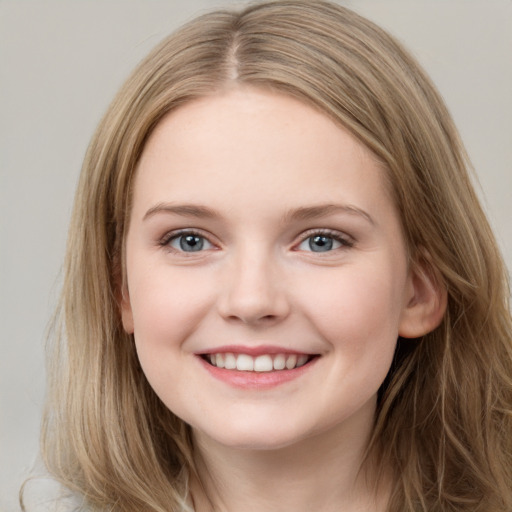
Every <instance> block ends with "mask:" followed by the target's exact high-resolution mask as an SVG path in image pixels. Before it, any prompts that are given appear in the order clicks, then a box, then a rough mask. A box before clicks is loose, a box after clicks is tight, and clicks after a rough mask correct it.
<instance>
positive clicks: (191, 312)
mask: <svg viewBox="0 0 512 512" xmlns="http://www.w3.org/2000/svg"><path fill="white" fill-rule="evenodd" d="M129 290H130V302H131V306H132V312H133V322H134V335H135V340H136V342H137V344H138V345H139V346H141V347H148V348H150V347H157V346H164V347H165V346H167V347H169V346H176V345H181V343H182V342H183V341H184V340H185V339H186V338H187V337H189V336H190V334H191V333H192V332H193V331H194V330H195V328H196V326H197V325H198V323H199V319H200V318H202V317H203V316H204V314H205V312H206V311H207V310H208V309H209V307H210V304H211V302H212V301H213V300H214V297H213V290H212V287H211V286H209V284H208V280H205V279H203V278H202V276H201V275H200V274H199V273H197V272H196V273H195V274H194V273H191V272H188V273H187V272H173V271H172V269H170V268H166V267H163V268H161V269H154V268H153V269H147V270H146V271H145V272H143V273H141V274H140V275H133V274H132V279H131V280H130V281H129Z"/></svg>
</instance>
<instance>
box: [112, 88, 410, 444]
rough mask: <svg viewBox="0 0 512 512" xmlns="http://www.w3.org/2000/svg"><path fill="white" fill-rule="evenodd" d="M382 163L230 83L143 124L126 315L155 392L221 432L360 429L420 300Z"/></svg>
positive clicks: (306, 116)
mask: <svg viewBox="0 0 512 512" xmlns="http://www.w3.org/2000/svg"><path fill="white" fill-rule="evenodd" d="M390 196H391V194H390V191H389V190H388V186H387V184H386V180H385V171H384V170H383V168H382V167H381V166H380V165H379V164H378V162H377V161H376V160H375V158H374V157H372V154H371V153H370V152H369V151H368V150H367V149H366V148H365V147H364V146H363V145H362V144H360V143H359V142H358V141H357V140H356V139H355V138H354V137H352V136H351V135H350V134H349V133H348V132H347V131H345V130H343V129H341V128H340V127H338V126H337V125H336V124H335V123H333V122H332V121H331V120H330V119H329V118H328V117H326V116H325V115H323V114H321V113H319V112H317V111H316V110H314V109H313V108H311V107H310V106H307V105H305V104H304V103H301V102H299V101H298V100H296V99H293V98H291V97H288V96H285V95H279V94H276V93H270V92H264V91H259V90H256V89H247V88H246V89H242V88H238V89H234V90H230V91H229V92H226V93H223V94H218V95H213V96H211V97H207V98H204V99H200V100H196V101H194V102H191V103H189V104H187V105H185V106H183V107H181V108H180V109H178V110H177V111H175V112H173V113H171V114H170V115H169V116H167V117H166V118H165V119H164V120H163V121H162V122H161V123H160V125H159V126H158V127H157V129H156V131H155V132H154V133H153V134H152V136H151V138H150V140H149V142H148V144H147V146H146V148H145V150H144V153H143V155H142V158H141V161H140V164H139V166H138V170H137V176H136V179H135V184H134V195H133V210H132V212H131V220H130V227H129V232H128V236H127V240H126V262H127V287H126V290H125V298H124V301H123V304H122V313H123V322H124V326H125V328H126V330H127V331H129V332H133V333H134V337H135V343H136V347H137V351H138V356H139V358H140V363H141V365H142V368H143V370H144V372H145V374H146V376H147V379H148V381H149V383H150V384H151V386H152V387H153V389H154V390H155V392H156V393H157V395H158V396H159V397H160V398H161V400H162V401H163V402H164V403H165V404H166V406H167V407H168V408H169V409H170V410H172V411H173V412H174V413H175V414H176V415H178V416H179V417H181V418H182V419H183V420H184V421H186V422H188V423H189V424H190V425H191V426H192V427H193V429H194V430H195V432H196V433H200V435H202V436H203V438H204V439H210V440H213V441H215V442H217V443H221V444H223V445H230V446H234V447H245V448H266V449H268V448H277V447H282V446H286V445H290V444H293V443H295V442H298V441H300V440H302V439H304V438H306V437H308V436H313V435H316V434H323V433H327V432H333V431H336V430H337V431H339V432H340V433H342V432H345V431H346V432H351V433H352V435H356V436H367V435H368V432H369V430H370V428H371V424H372V419H373V415H374V411H375V405H376V393H377V390H378V388H379V386H380V385H381V383H382V381H383V379H384V378H385V376H386V373H387V372H388V369H389V367H390V363H391V360H392V357H393V352H394V349H395V344H396V340H397V337H398V335H399V334H400V333H401V330H402V329H404V328H406V324H407V322H408V310H409V309H410V305H411V303H413V302H414V283H413V281H414V279H413V277H411V275H410V273H409V270H408V264H407V256H406V248H405V246H404V240H403V237H402V233H401V226H400V220H399V217H398V215H397V212H396V210H395V207H394V205H393V202H392V200H391V197H390Z"/></svg>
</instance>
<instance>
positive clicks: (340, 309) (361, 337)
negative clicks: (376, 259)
mask: <svg viewBox="0 0 512 512" xmlns="http://www.w3.org/2000/svg"><path fill="white" fill-rule="evenodd" d="M402 286H403V277H401V276H396V275H395V274H394V273H393V272H390V270H389V269H386V270H384V269H380V270H379V268H378V267H376V268H375V270H371V269H370V268H368V267H367V268H360V269H359V268H355V267H354V268H349V267H347V268H344V269H341V270H340V273H339V275H338V276H334V277H333V276H332V275H330V274H328V275H325V276H324V277H322V276H318V275H317V276H316V279H315V286H312V287H309V291H308V293H305V291H304V292H303V293H302V296H306V297H307V304H305V305H304V308H303V309H304V310H305V311H307V312H308V313H307V315H308V316H309V320H310V321H311V322H312V323H314V324H315V326H316V328H317V329H318V330H319V331H320V333H321V335H322V336H323V337H324V338H325V339H326V340H327V341H329V342H330V343H331V344H333V345H337V344H343V345H344V348H345V349H346V350H353V351H355V352H361V353H363V352H364V351H365V350H366V348H367V346H368V345H374V344H379V343H381V344H382V343H384V344H386V345H388V346H391V347H394V344H395V343H396V339H397V337H398V324H399V319H400V314H401V310H402V293H401V290H402Z"/></svg>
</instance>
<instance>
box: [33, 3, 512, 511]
mask: <svg viewBox="0 0 512 512" xmlns="http://www.w3.org/2000/svg"><path fill="white" fill-rule="evenodd" d="M467 165H468V164H467V158H466V155H465V153H464V150H463V148H462V145H461V143H460V141H459V138H458V135H457V132H456V129H455V127H454V126H453V123H452V121H451V119H450V117H449V115H448V113H447V111H446V108H445V106H444V104H443V102H442V100H441V99H440V97H439V95H438V93H437V92H436V90H435V89H434V87H433V86H432V84H431V83H430V81H429V80H428V78H427V77H426V76H425V74H424V72H423V71H422V70H421V69H420V68H419V66H418V65H417V64H416V63H415V62H414V60H413V59H412V58H411V57H410V56H409V55H408V54H407V53H406V52H405V51H404V49H403V48H401V46H400V45H399V44H398V43H397V42H396V41H395V40H394V39H392V38H391V37H390V36H389V35H387V34H386V33H385V32H383V31H382V30H381V29H379V28H378V27H376V26H375V25H374V24H372V23H370V22H369V21H367V20H365V19H362V18H361V17H360V16H358V15H356V14H354V13H353V12H351V11H349V10H347V9H344V8H342V7H339V6H336V5H333V4H330V3H327V2H323V1H314V2H310V1H301V0H280V1H276V2H269V3H260V4H255V5H252V6H250V7H247V8H245V9H244V10H242V11H241V12H225V11H219V12H215V13H212V14H208V15H205V16H202V17H200V18H198V19H196V20H194V21H192V22H191V23H190V24H188V25H187V26H185V27H184V28H183V29H181V30H180V31H179V32H177V33H176V34H174V35H172V36H171V37H169V38H168V39H167V40H165V41H164V42H163V43H162V44H161V45H160V46H159V47H158V48H156V49H155V50H154V51H153V52H152V53H151V54H150V55H149V56H148V57H147V58H146V59H145V61H144V62H143V63H142V64H141V65H140V66H139V67H138V68H137V69H136V70H135V72H134V73H133V75H132V76H131V77H130V79H129V80H128V81H127V82H126V84H125V86H124V87H123V88H122V90H121V91H120V93H119V94H118V96H117V97H116V99H115V100H114V102H113V103H112V105H111V107H110V109H109V110H108V112H107V114H106V115H105V117H104V119H103V121H102V122H101V124H100V126H99V128H98V131H97V133H96V135H95V137H94V139H93V141H92V143H91V145H90V148H89V151H88V153H87V156H86V159H85V163H84V168H83V173H82V176H81V180H80V184H79V188H78V193H77V199H76V204H75V210H74V214H73V219H72V224H71V229H70V237H69V246H68V255H67V263H66V278H65V283H64V289H63V295H62V303H61V308H60V313H61V316H60V318H61V321H62V334H61V336H60V337H59V342H58V343H57V344H56V345H55V350H54V352H53V353H52V354H51V358H50V361H51V366H50V372H49V375H50V397H49V402H48V407H47V412H46V415H45V421H44V431H43V454H44V456H45V460H46V464H47V466H48V468H49V470H50V471H51V472H52V474H53V475H55V477H56V478H57V479H58V480H59V481H60V482H61V483H62V484H63V485H64V486H65V487H66V488H68V489H70V490H71V491H73V493H74V494H75V496H76V497H77V499H78V503H79V508H80V509H81V510H102V511H103V510H109V511H125V512H127V511H134V510H138V511H152V512H156V511H159V512H163V511H170V510H172V511H178V510H194V511H196V512H207V511H216V512H217V511H219V512H220V511H222V512H224V511H227V512H233V511H239V510H245V511H261V510H273V511H274V510H275V511H287V510H294V511H306V510H308V511H309V510H318V511H335V510H336V511H338V510H344V511H346V512H347V511H348V512H352V511H356V510H357V511H363V510H364V511H372V512H373V511H375V512H383V511H393V512H396V511H422V512H427V511H428V512H432V511H472V512H474V511H486V512H488V511H502V512H505V511H509V510H511V509H512V485H511V482H512V441H511V439H512V436H510V432H511V426H512V425H511V423H512V414H511V412H512V358H511V355H512V328H511V318H510V311H509V307H508V294H509V291H508V287H507V279H506V272H505V269H504V266H503V263H502V260H501V258H500V255H499V251H498V249H497V246H496V243H495V241H494V238H493V235H492V233H491V231H490V229H489V226H488V223H487V221H486V219H485V216H484V214H483V212H482V209H481V207H480V205H479V203H478V200H477V198H476V196H475V193H474V191H473V189H472V186H471V184H470V180H469V177H468V173H467V170H466V167H467Z"/></svg>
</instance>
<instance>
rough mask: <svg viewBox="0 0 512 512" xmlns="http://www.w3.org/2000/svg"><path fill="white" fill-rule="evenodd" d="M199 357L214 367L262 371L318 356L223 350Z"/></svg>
mask: <svg viewBox="0 0 512 512" xmlns="http://www.w3.org/2000/svg"><path fill="white" fill-rule="evenodd" d="M201 357H202V358H203V359H204V360H205V361H206V362H207V363H209V364H210V365H212V366H215V367H216V368H223V369H225V370H238V371H243V372H262V373H263V372H273V371H283V370H293V369H295V368H300V367H301V366H304V365H306V364H308V363H310V362H311V361H312V360H313V359H315V358H316V357H318V356H317V355H308V354H262V355H259V356H255V357H253V356H251V355H249V354H235V353H231V352H226V353H224V352H223V353H217V354H203V355H202V356H201Z"/></svg>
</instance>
